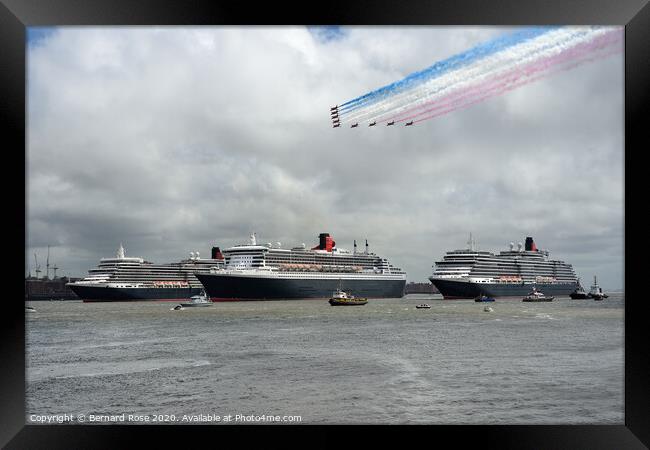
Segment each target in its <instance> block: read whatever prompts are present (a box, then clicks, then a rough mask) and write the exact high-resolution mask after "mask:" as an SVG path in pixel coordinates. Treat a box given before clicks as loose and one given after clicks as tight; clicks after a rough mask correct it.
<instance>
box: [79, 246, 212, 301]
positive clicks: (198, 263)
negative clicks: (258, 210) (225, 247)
mask: <svg viewBox="0 0 650 450" xmlns="http://www.w3.org/2000/svg"><path fill="white" fill-rule="evenodd" d="M221 265H223V255H222V254H221V251H220V250H219V247H213V248H212V258H211V259H201V258H199V253H198V252H196V253H194V252H192V253H190V258H189V259H185V260H182V261H179V262H175V263H168V264H154V263H152V262H149V261H146V260H144V259H143V258H138V257H127V256H125V254H124V248H123V247H122V245H121V244H120V248H119V249H118V251H117V255H116V257H115V258H102V259H101V260H100V262H99V265H98V266H97V267H96V268H95V269H90V270H89V271H88V273H89V275H88V276H87V277H86V278H83V279H81V280H78V281H75V282H74V283H68V287H70V289H72V291H73V292H74V293H75V294H77V296H78V297H79V298H81V299H82V300H83V301H84V302H120V301H140V300H160V301H163V300H178V299H188V298H190V297H191V296H193V295H198V294H199V293H200V292H201V291H202V290H203V287H202V286H201V283H200V282H199V280H197V279H196V276H195V275H194V274H195V273H200V272H208V271H209V270H210V268H212V267H215V266H216V267H219V266H221Z"/></svg>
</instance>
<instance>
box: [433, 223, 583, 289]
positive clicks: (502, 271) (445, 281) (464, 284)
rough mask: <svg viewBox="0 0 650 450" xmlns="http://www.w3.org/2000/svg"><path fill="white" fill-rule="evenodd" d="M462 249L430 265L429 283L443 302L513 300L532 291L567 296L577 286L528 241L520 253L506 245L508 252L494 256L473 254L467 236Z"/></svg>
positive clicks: (560, 264) (567, 268) (565, 268)
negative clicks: (432, 265)
mask: <svg viewBox="0 0 650 450" xmlns="http://www.w3.org/2000/svg"><path fill="white" fill-rule="evenodd" d="M467 244H468V246H467V248H466V249H462V250H453V251H450V252H447V253H446V254H445V256H444V257H443V259H442V261H437V262H436V263H435V265H434V271H433V275H431V276H430V277H429V280H430V281H431V283H433V285H434V286H435V287H436V288H438V290H439V291H440V293H441V294H442V295H443V297H444V298H445V299H460V298H475V297H478V296H479V295H487V296H489V297H517V298H521V297H522V296H524V295H526V294H528V293H529V292H530V291H531V290H532V289H533V288H535V289H537V290H538V291H541V292H543V293H544V294H546V295H549V296H553V295H555V296H562V295H567V296H568V295H569V294H571V292H573V291H574V290H575V289H576V287H577V286H578V279H577V277H576V274H575V272H574V271H573V267H572V266H571V265H570V264H567V263H565V262H564V261H558V260H552V259H549V257H548V251H545V250H539V249H538V248H537V246H536V245H535V242H534V241H533V238H532V237H527V238H526V246H525V248H523V249H522V244H521V243H519V245H518V248H517V249H515V248H514V244H513V243H512V242H511V243H510V249H509V250H504V251H501V252H499V254H498V255H497V254H494V253H492V252H487V251H478V250H476V248H475V247H476V246H475V242H474V240H473V239H472V237H471V235H470V239H469V241H468V243H467Z"/></svg>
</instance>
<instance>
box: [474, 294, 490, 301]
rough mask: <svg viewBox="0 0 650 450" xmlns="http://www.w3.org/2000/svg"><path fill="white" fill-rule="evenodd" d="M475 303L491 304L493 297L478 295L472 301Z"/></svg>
mask: <svg viewBox="0 0 650 450" xmlns="http://www.w3.org/2000/svg"><path fill="white" fill-rule="evenodd" d="M474 301H475V302H493V301H494V297H488V296H487V295H479V296H478V297H476V298H475V299H474Z"/></svg>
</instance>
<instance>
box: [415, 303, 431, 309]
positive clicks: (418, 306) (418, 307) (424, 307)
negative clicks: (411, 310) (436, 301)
mask: <svg viewBox="0 0 650 450" xmlns="http://www.w3.org/2000/svg"><path fill="white" fill-rule="evenodd" d="M416 308H417V309H429V308H431V305H427V304H426V303H422V304H421V305H417V306H416Z"/></svg>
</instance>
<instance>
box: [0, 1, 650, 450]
mask: <svg viewBox="0 0 650 450" xmlns="http://www.w3.org/2000/svg"><path fill="white" fill-rule="evenodd" d="M0 2H1V3H0V42H1V52H0V61H1V66H0V89H1V90H2V96H0V99H1V103H0V115H1V118H2V124H3V125H5V129H6V130H7V131H6V134H5V136H4V140H5V142H6V144H8V146H7V147H5V155H7V156H9V154H11V155H14V156H16V160H17V162H15V163H13V162H12V167H13V164H15V166H17V167H20V168H22V170H23V174H26V168H27V161H26V160H25V158H23V163H24V166H21V165H20V162H18V158H19V157H20V154H21V153H23V156H25V157H26V153H25V149H26V121H25V111H26V108H25V103H26V102H25V94H26V84H25V83H26V79H25V58H26V53H25V51H26V27H29V26H55V25H264V24H287V25H294V24H305V25H319V24H320V25H330V24H335V25H365V24H367V25H542V24H564V25H583V24H602V25H621V26H625V175H626V176H625V192H626V196H625V220H626V226H625V255H626V256H625V257H626V260H625V262H626V269H627V270H626V271H625V290H626V292H627V291H631V292H634V293H635V294H634V296H633V298H632V299H631V300H630V301H629V302H627V301H626V303H625V424H624V425H620V426H596V425H594V426H591V425H558V426H546V425H543V426H542V425H540V426H536V425H513V426H507V425H503V426H501V425H498V426H469V425H468V426H461V425H458V426H433V425H432V426H426V425H425V426H412V427H408V429H407V430H405V428H406V427H403V426H360V427H356V426H355V427H340V426H310V425H296V426H281V427H277V426H253V428H249V427H247V426H223V425H220V426H218V427H215V426H198V427H197V426H182V427H179V426H175V427H174V426H140V425H137V426H136V425H126V426H81V425H70V426H67V425H52V426H45V425H26V424H25V317H24V308H23V306H22V305H21V304H20V302H19V301H17V299H18V292H15V293H14V289H13V286H16V291H18V288H17V286H18V280H19V279H21V278H20V277H21V275H20V274H18V272H19V271H20V270H22V269H23V267H24V266H23V267H19V265H18V264H16V263H15V262H12V261H10V262H11V266H12V268H10V269H9V274H8V277H9V280H10V285H11V286H12V289H11V291H10V292H11V294H10V295H7V296H6V298H5V299H4V302H5V304H4V305H3V306H4V314H3V315H4V316H5V317H7V318H8V319H9V321H8V324H6V325H5V326H4V327H2V338H1V342H0V345H1V348H2V353H1V354H2V362H3V364H2V369H1V370H0V373H1V375H0V376H1V378H0V380H1V381H0V410H1V412H0V414H1V416H0V424H1V426H0V445H2V446H3V447H5V448H49V449H52V448H120V447H128V446H130V445H135V443H134V442H133V441H132V439H134V438H135V437H139V436H140V435H142V434H146V437H147V439H154V440H152V441H149V443H150V444H151V443H153V442H154V441H158V442H160V441H162V442H165V443H167V444H173V443H175V442H178V443H180V444H183V445H184V446H187V444H188V441H187V438H188V434H192V442H194V444H195V445H198V442H199V441H197V440H195V436H194V435H195V433H197V432H200V433H201V434H202V435H203V434H208V435H209V436H211V437H210V438H211V439H218V440H215V441H208V442H213V443H214V444H218V445H222V444H224V443H225V441H223V439H224V438H225V436H226V435H229V436H228V437H229V438H233V439H235V441H231V442H233V445H242V444H246V443H248V442H249V441H250V440H251V439H255V440H260V441H262V442H266V443H273V442H276V443H277V444H279V445H282V446H284V445H286V444H290V443H294V442H295V443H296V444H297V445H312V444H316V445H323V444H330V445H337V444H338V443H339V442H340V440H339V437H338V434H337V432H339V431H341V430H343V431H346V432H349V431H353V432H354V433H346V434H348V435H349V437H347V438H346V441H345V442H346V443H348V444H351V445H367V439H368V438H369V437H372V439H373V441H374V440H381V441H383V442H384V443H387V444H388V442H387V441H386V440H387V439H389V440H393V441H394V443H395V444H402V445H403V443H406V442H408V441H404V440H402V438H403V437H406V436H408V437H409V438H411V437H414V436H416V437H418V438H422V439H424V442H425V443H427V445H428V444H430V443H434V444H439V443H443V442H447V443H453V444H452V445H453V446H454V447H456V446H458V445H460V446H464V445H466V444H474V445H476V444H478V445H481V446H483V447H487V448H531V449H532V448H535V449H545V448H572V449H576V448H589V449H601V448H602V449H608V450H609V449H623V448H644V447H646V446H650V427H648V426H647V425H648V424H650V418H649V414H648V412H649V410H650V407H649V403H650V402H648V400H647V399H648V398H650V394H649V393H648V385H649V384H650V383H649V382H650V377H649V375H648V374H649V373H650V356H649V351H648V345H647V343H646V339H647V338H646V333H645V328H646V324H645V321H646V320H647V319H646V317H647V316H646V315H645V314H644V312H645V309H646V306H645V304H644V302H647V300H645V299H644V298H643V297H642V292H643V291H642V286H641V283H640V280H642V278H638V277H636V276H634V275H633V274H632V273H631V272H630V270H632V272H633V271H634V266H636V265H637V264H643V263H644V262H643V260H642V259H640V258H638V257H635V256H634V253H633V252H632V246H633V245H636V244H638V239H639V235H638V234H636V233H632V231H631V227H632V226H633V224H634V223H635V222H636V220H635V219H636V218H640V217H643V212H644V211H643V209H645V204H646V203H647V202H645V201H640V202H638V201H637V199H639V198H640V197H638V196H639V191H638V189H639V188H637V187H636V186H634V187H633V183H634V184H635V183H637V182H638V180H642V181H643V176H644V175H643V173H642V172H641V170H642V166H641V165H640V164H639V156H640V155H642V153H643V152H644V151H645V150H646V149H647V148H648V145H647V144H648V132H647V131H646V128H647V125H646V123H645V122H644V118H645V117H647V116H648V112H649V111H648V110H649V109H650V106H649V105H650V89H649V86H650V83H649V82H648V78H649V77H650V36H649V34H650V31H649V30H650V6H648V5H647V3H648V1H647V0H624V1H616V2H614V1H608V0H593V1H588V0H579V1H578V0H547V1H542V0H537V1H516V0H502V1H499V2H488V1H480V0H472V1H468V0H463V1H451V0H445V1H426V0H418V1H415V0H411V1H409V2H395V1H387V0H376V1H355V2H338V1H330V2H326V3H319V4H318V5H314V4H298V5H291V4H282V3H279V2H268V3H247V2H246V3H245V2H240V3H237V2H228V3H225V2H220V3H217V2H214V1H212V2H211V1H207V0H193V1H191V2H190V1H186V2H182V1H170V0H156V1H154V0H142V1H135V0H133V1H128V0H119V1H117V0H112V1H111V0H48V1H45V0H41V1H37V0H0ZM21 149H22V152H21ZM633 163H637V165H636V166H634V165H633ZM12 172H15V171H14V170H12ZM12 175H13V174H12ZM17 177H19V175H18V176H17ZM25 177H26V175H25ZM27 182H28V180H27V179H25V184H23V191H22V196H21V192H20V186H21V185H20V183H19V182H18V181H16V180H14V181H13V182H11V181H10V184H9V188H7V187H5V192H6V193H7V194H8V195H7V197H8V200H10V201H11V202H13V203H12V210H13V211H16V216H18V217H17V220H16V221H15V223H16V225H15V227H16V228H19V229H20V228H21V226H22V232H23V234H24V235H25V238H26V229H25V213H26V202H27V198H26V196H25V194H26V188H25V186H26V184H27ZM643 184H645V183H643V182H641V186H643ZM640 189H643V188H642V187H641V188H640ZM16 191H18V192H16ZM21 197H22V198H21ZM639 210H641V211H640V212H637V211H639ZM639 214H641V215H639ZM21 218H22V220H21ZM9 230H12V231H13V228H11V227H10V228H9ZM6 233H7V234H8V235H9V233H10V231H6ZM15 233H16V234H20V231H16V232H15ZM643 233H645V232H644V231H643V229H642V231H641V234H643ZM645 234H647V233H645ZM642 239H644V237H641V240H642ZM8 240H9V241H10V244H11V245H15V246H16V247H18V245H19V243H18V240H17V239H15V238H14V239H11V235H9V239H8ZM7 251H8V252H12V254H14V255H15V254H20V252H19V251H18V248H16V249H14V248H13V247H9V248H8V250H7ZM21 251H23V252H24V250H21ZM23 254H24V253H23ZM5 256H6V257H7V259H9V260H11V259H12V258H10V257H9V255H5ZM14 271H15V272H16V273H14ZM22 275H24V273H23V274H22ZM637 292H639V294H637ZM636 295H639V297H638V298H637V297H636ZM251 431H254V432H251ZM409 441H410V439H409ZM235 443H236V444H235ZM446 446H451V445H449V444H448V445H446Z"/></svg>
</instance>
